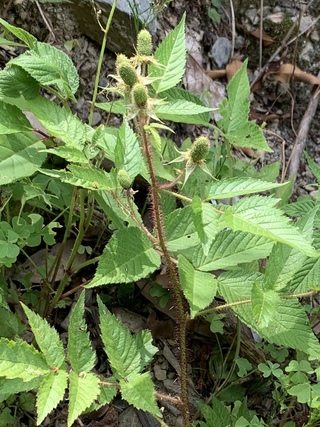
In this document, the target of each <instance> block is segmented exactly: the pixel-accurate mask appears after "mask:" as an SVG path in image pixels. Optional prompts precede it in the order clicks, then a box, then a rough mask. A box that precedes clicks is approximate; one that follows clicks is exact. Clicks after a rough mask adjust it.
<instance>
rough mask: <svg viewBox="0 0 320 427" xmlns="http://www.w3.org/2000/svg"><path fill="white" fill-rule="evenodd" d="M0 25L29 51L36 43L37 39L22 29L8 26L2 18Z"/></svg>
mask: <svg viewBox="0 0 320 427" xmlns="http://www.w3.org/2000/svg"><path fill="white" fill-rule="evenodd" d="M0 24H2V25H3V26H4V27H5V28H6V29H7V30H8V31H10V32H11V33H12V34H14V35H15V36H16V37H18V39H20V40H22V41H23V42H25V43H26V44H27V45H28V46H29V48H30V49H32V48H33V47H34V46H35V44H36V43H37V39H36V38H35V37H34V36H32V35H31V34H30V33H28V32H27V31H25V30H23V29H22V28H18V27H15V26H14V25H11V24H9V23H8V22H7V21H5V20H4V19H2V18H0Z"/></svg>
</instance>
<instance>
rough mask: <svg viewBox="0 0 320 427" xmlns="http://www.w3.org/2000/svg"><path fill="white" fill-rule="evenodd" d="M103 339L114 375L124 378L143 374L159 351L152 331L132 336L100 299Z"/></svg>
mask: <svg viewBox="0 0 320 427" xmlns="http://www.w3.org/2000/svg"><path fill="white" fill-rule="evenodd" d="M98 305H99V313H100V328H101V339H102V342H103V344H104V347H105V352H106V353H107V355H108V359H109V362H110V365H111V368H112V370H113V372H114V374H117V375H118V376H120V377H122V378H124V377H127V376H129V375H133V374H137V373H139V372H141V371H142V370H143V369H144V367H145V366H146V365H147V364H148V363H150V361H151V359H152V356H153V355H154V354H155V353H156V352H157V351H158V349H157V348H156V347H154V346H153V345H152V336H151V333H150V331H142V332H139V333H136V334H135V335H131V333H130V331H129V330H128V329H127V328H126V327H124V326H123V324H122V323H121V322H120V321H119V320H118V319H117V318H116V317H115V316H114V315H112V314H111V313H110V312H109V310H107V308H106V307H105V306H104V304H103V303H102V302H101V300H100V298H98Z"/></svg>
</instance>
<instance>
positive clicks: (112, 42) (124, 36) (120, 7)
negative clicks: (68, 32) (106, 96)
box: [70, 0, 155, 55]
mask: <svg viewBox="0 0 320 427" xmlns="http://www.w3.org/2000/svg"><path fill="white" fill-rule="evenodd" d="M112 4H113V0H96V1H95V6H96V9H97V10H98V11H101V13H100V16H99V20H100V22H101V24H102V26H103V27H105V25H106V22H107V18H108V16H109V13H110V10H111V7H112ZM135 4H136V6H137V8H138V15H139V20H140V22H142V23H143V22H144V21H148V20H150V16H152V15H153V12H152V1H151V0H138V1H137V0H136V1H135ZM70 7H71V9H72V11H73V14H74V17H75V18H76V20H77V22H78V24H79V28H80V30H81V32H82V33H83V34H85V35H86V36H88V37H90V38H91V39H92V40H94V41H96V42H98V43H99V44H101V42H102V39H103V31H102V30H101V28H100V26H99V24H98V22H97V19H96V16H95V13H94V10H93V8H92V2H91V1H90V0H79V1H76V2H73V3H71V4H70ZM149 30H150V31H151V32H155V24H154V23H153V26H152V28H149ZM135 44H136V29H135V19H134V14H133V13H132V11H131V9H130V3H129V2H128V1H127V0H118V2H117V8H116V11H115V13H114V16H113V20H112V23H111V27H110V30H109V33H108V39H107V48H108V49H109V50H111V51H112V52H115V53H125V54H127V55H132V54H133V53H134V46H135Z"/></svg>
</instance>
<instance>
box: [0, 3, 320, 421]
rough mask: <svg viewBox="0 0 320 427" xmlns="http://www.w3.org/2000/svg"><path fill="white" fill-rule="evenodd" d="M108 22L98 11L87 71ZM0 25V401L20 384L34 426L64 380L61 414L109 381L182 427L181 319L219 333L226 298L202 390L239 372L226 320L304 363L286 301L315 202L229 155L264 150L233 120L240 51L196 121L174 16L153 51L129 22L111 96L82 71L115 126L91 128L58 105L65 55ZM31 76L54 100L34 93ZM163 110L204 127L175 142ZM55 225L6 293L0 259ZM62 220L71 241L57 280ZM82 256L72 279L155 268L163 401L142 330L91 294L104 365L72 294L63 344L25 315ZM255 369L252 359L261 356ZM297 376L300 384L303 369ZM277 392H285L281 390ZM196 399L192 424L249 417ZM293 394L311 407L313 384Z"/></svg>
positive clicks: (300, 275)
mask: <svg viewBox="0 0 320 427" xmlns="http://www.w3.org/2000/svg"><path fill="white" fill-rule="evenodd" d="M113 10H114V9H113ZM111 19H112V14H111V15H110V17H109V21H108V23H107V27H106V30H105V35H104V41H103V45H102V54H101V56H100V61H99V70H100V69H101V63H102V60H103V53H104V47H105V42H106V38H107V30H108V28H109V27H110V22H111ZM0 22H1V24H2V25H3V27H4V28H5V30H6V31H7V32H8V33H11V34H13V35H15V36H16V37H17V38H19V39H20V41H21V42H20V45H21V44H22V45H23V46H24V47H25V48H26V49H27V50H26V52H25V53H22V54H21V55H20V56H18V57H16V58H14V59H12V60H11V61H10V62H9V63H8V64H7V66H6V68H5V69H4V70H2V71H1V72H0V98H1V99H0V109H1V115H0V124H1V126H0V130H1V154H0V156H1V157H0V166H1V174H0V183H1V185H2V186H3V190H2V194H1V197H2V200H3V207H2V209H1V214H2V216H3V218H2V221H1V222H0V239H1V240H0V244H1V248H2V250H1V252H0V262H1V264H2V280H1V284H2V287H1V289H2V291H1V296H2V303H1V304H2V306H1V309H2V310H1V316H2V318H3V324H4V325H6V329H5V330H4V331H3V332H2V335H3V337H2V338H1V339H0V352H1V355H2V356H1V359H0V383H1V385H2V387H0V397H1V399H2V400H5V399H8V398H9V397H10V396H12V395H14V394H17V393H19V392H26V391H30V390H36V392H37V401H36V405H37V411H38V417H37V424H38V425H39V424H41V423H42V421H43V419H44V418H45V417H46V416H47V414H48V413H50V411H51V410H52V409H54V408H56V407H57V405H58V403H59V401H60V400H61V399H63V398H64V395H65V390H66V389H67V388H68V399H69V413H68V425H69V426H71V425H72V424H73V423H74V421H75V420H76V419H77V417H78V416H79V415H80V414H82V413H83V412H90V411H92V410H94V409H97V408H99V407H101V406H103V405H106V404H108V403H110V402H111V401H112V399H113V398H114V396H115V395H116V394H117V393H118V392H120V393H121V395H122V398H123V399H125V400H127V401H128V402H129V403H130V404H132V405H134V406H135V407H136V408H139V409H143V410H145V411H147V412H149V413H151V414H152V415H154V416H155V417H156V418H157V419H158V420H159V422H160V423H161V425H166V424H165V422H164V421H163V414H162V412H161V411H160V409H159V407H158V405H157V403H156V398H158V397H161V399H168V400H170V401H171V402H173V403H175V404H176V405H177V406H178V407H179V408H180V410H181V414H182V419H183V426H184V427H189V426H191V424H192V417H193V416H194V414H195V412H196V408H194V407H191V406H190V403H189V398H188V375H187V362H188V360H187V347H188V328H189V325H190V323H191V322H192V320H193V319H195V318H197V317H202V318H204V319H206V320H207V321H208V322H210V324H211V328H212V330H215V331H219V332H220V333H223V323H222V320H221V314H220V312H222V311H225V310H227V309H228V310H231V311H232V312H233V313H234V314H235V315H236V316H237V317H238V319H239V320H238V327H237V336H236V347H235V356H234V360H233V364H232V367H231V368H230V372H229V373H228V374H227V376H226V377H225V381H224V382H223V383H222V385H221V387H219V388H217V395H219V393H221V391H222V389H223V387H224V385H225V384H228V382H229V381H231V380H232V378H233V374H234V372H245V373H246V372H247V371H249V370H250V369H251V368H250V367H248V366H247V365H245V364H244V363H243V361H242V362H241V360H240V347H241V322H240V320H241V321H242V322H244V323H245V324H246V325H248V326H249V327H250V328H252V329H253V330H255V331H257V332H258V333H259V335H260V337H262V338H263V339H265V340H266V341H267V342H269V343H273V344H277V345H279V346H283V347H289V348H292V349H295V350H297V351H298V352H300V353H301V352H302V353H303V355H304V358H305V359H307V358H310V359H312V360H315V362H314V366H313V368H312V369H317V368H316V364H317V360H318V357H319V343H318V339H317V338H316V336H315V335H314V333H313V330H312V328H311V325H310V322H309V318H308V316H307V314H306V312H305V308H304V306H303V305H302V303H301V302H300V301H303V300H302V299H303V298H312V297H313V296H314V295H315V294H316V293H317V292H318V289H319V288H318V286H319V285H318V276H317V275H316V274H313V273H312V272H313V271H315V270H316V269H317V268H319V255H320V252H319V232H318V226H319V214H318V206H319V200H318V199H317V200H313V199H310V200H308V201H303V202H299V201H298V202H296V203H295V204H286V200H284V199H281V198H280V197H279V195H281V194H284V193H285V192H284V191H283V189H284V188H285V185H286V184H278V183H276V182H273V181H275V179H276V177H277V175H278V172H279V165H278V164H274V165H271V166H268V167H265V168H262V169H261V171H260V172H257V171H256V170H255V169H254V167H253V166H252V165H249V164H247V163H246V164H245V162H243V161H237V160H235V159H234V158H233V157H232V155H231V149H232V146H233V145H237V146H242V147H251V148H253V149H259V150H265V151H271V149H270V148H269V146H268V144H267V143H266V141H265V138H264V136H263V133H262V131H261V129H260V128H259V127H258V126H257V125H256V124H255V123H254V122H251V121H249V120H248V114H249V107H250V105H249V96H248V95H249V83H248V79H247V73H246V63H245V64H244V65H243V67H242V68H241V69H240V70H239V71H238V73H237V74H236V75H235V76H234V78H233V80H232V81H231V82H230V84H229V85H228V88H227V92H228V96H227V97H226V98H225V99H224V100H223V102H222V103H221V105H220V107H219V114H220V120H218V122H217V123H216V124H215V125H212V123H211V122H210V112H211V111H212V108H209V107H206V106H205V105H203V103H202V102H201V101H200V100H199V99H198V98H197V97H196V96H195V95H193V94H192V93H190V92H188V91H186V90H184V89H183V88H181V87H177V85H178V84H179V83H180V80H181V78H182V76H183V73H184V70H185V63H186V45H185V17H183V18H182V20H181V22H180V23H179V25H178V26H177V27H176V28H175V29H174V30H173V31H172V32H171V33H170V34H169V35H168V36H167V37H166V39H165V40H164V41H163V42H162V43H161V44H160V45H159V47H158V48H157V50H156V51H155V52H154V53H153V46H152V40H151V35H150V34H149V32H148V31H147V30H142V31H141V32H140V33H139V34H138V39H137V45H136V53H135V55H133V56H132V57H131V58H128V57H126V56H125V55H123V54H120V55H118V57H117V62H116V73H115V75H114V76H113V77H114V79H115V81H116V85H115V87H114V88H113V89H112V90H113V92H115V93H116V94H117V95H119V99H117V100H114V101H112V102H106V103H96V94H97V87H98V83H97V82H98V81H99V75H98V77H97V79H96V87H95V94H94V96H93V103H92V104H93V106H94V107H98V108H102V109H104V110H106V111H109V112H114V113H117V114H121V115H122V116H123V122H122V125H121V126H120V127H119V128H114V127H111V126H103V125H101V126H99V127H98V128H96V129H94V128H92V126H91V120H89V124H84V123H82V122H81V120H80V119H79V118H78V117H77V116H76V115H74V114H72V112H71V110H70V106H69V102H74V101H75V100H76V98H75V94H76V92H77V89H78V81H79V80H78V75H77V72H76V70H75V67H74V66H73V64H72V62H71V61H70V59H69V58H68V57H67V56H66V55H65V54H64V53H62V52H61V51H59V50H57V49H55V48H54V47H52V46H49V45H47V44H45V43H40V42H38V41H37V40H36V39H35V38H34V37H33V36H32V35H30V34H29V33H27V32H26V31H24V30H22V29H19V28H16V27H13V26H12V25H10V24H8V23H7V22H6V21H4V20H0ZM3 42H4V43H5V42H6V43H9V44H12V43H14V42H13V41H12V40H7V41H6V40H4V41H3ZM98 74H99V73H98ZM40 88H42V89H44V90H45V92H46V93H47V94H50V95H51V96H54V97H55V100H56V101H57V102H54V101H52V100H50V99H48V97H47V96H42V95H39V89H40ZM109 90H111V88H109ZM24 111H29V112H31V113H32V114H33V115H34V116H35V117H36V118H37V120H38V121H39V122H40V123H41V125H42V126H43V128H44V129H45V131H43V130H39V129H35V127H34V126H32V125H31V124H30V122H29V121H28V119H27V118H26V116H25V115H24ZM92 111H93V110H91V113H90V117H91V115H92ZM164 120H165V121H166V122H165V123H169V122H178V123H194V124H197V125H201V126H203V127H206V128H207V132H206V133H207V136H205V135H203V136H199V137H198V138H195V139H194V141H190V140H189V139H188V140H186V141H183V142H182V144H181V146H180V147H177V146H176V144H175V143H174V142H173V141H172V140H171V139H170V138H169V136H170V135H171V133H172V131H173V130H172V127H171V126H170V125H169V124H165V123H164ZM208 130H209V131H208ZM34 131H37V135H35V134H34ZM39 135H40V137H39ZM52 159H54V161H52ZM57 159H62V161H63V162H64V163H63V165H64V168H62V169H59V168H58V166H57ZM103 159H107V160H109V162H111V164H112V167H111V169H109V170H107V171H106V170H104V169H103V168H102V167H101V163H102V160H103ZM308 162H309V165H310V167H311V169H312V171H313V172H314V174H315V176H316V178H317V181H318V182H319V181H320V172H319V167H317V166H316V165H315V164H314V162H313V161H312V159H310V158H308ZM139 176H140V177H142V178H143V179H144V180H145V182H147V187H148V196H147V199H146V202H147V203H148V206H149V211H150V212H151V217H152V226H147V225H146V223H145V222H144V219H143V217H142V215H141V210H140V209H139V206H138V204H137V203H136V191H135V190H134V183H135V180H137V177H139ZM266 192H268V195H266ZM56 196H58V198H57V199H56V198H55V197H56ZM18 198H19V199H20V200H21V206H20V209H19V211H18V212H15V210H14V208H13V206H14V203H12V201H14V202H15V201H16V200H17V199H18ZM95 209H99V211H100V212H101V213H103V214H104V215H105V217H106V218H107V223H108V224H109V231H110V234H111V237H110V238H109V240H108V242H107V244H106V246H105V248H104V250H103V253H102V254H101V255H100V256H99V257H98V258H92V259H89V260H87V261H84V262H82V263H80V264H78V265H74V263H75V259H76V254H77V253H78V251H79V249H81V248H82V249H83V246H82V245H83V239H84V236H85V234H86V232H87V230H88V227H89V226H90V224H91V221H92V218H93V213H94V210H95ZM53 212H58V213H57V214H56V215H55V216H54V215H52V214H53ZM45 213H46V215H45ZM49 214H50V215H49ZM50 217H51V220H49V221H48V222H47V223H45V218H46V219H47V218H50ZM290 217H294V218H295V219H296V221H295V222H294V221H292V220H291V219H290ZM62 219H63V220H62ZM58 227H60V228H61V229H62V230H61V231H63V232H62V233H61V234H62V237H61V239H60V243H61V246H60V249H59V250H58V253H57V255H56V256H55V257H54V259H53V262H52V263H51V264H49V263H48V262H47V264H46V266H45V269H44V271H40V269H39V273H41V275H42V284H41V288H40V290H39V293H38V295H37V298H36V301H34V300H31V299H28V298H27V296H28V295H30V292H28V287H30V281H29V282H28V280H27V278H26V277H24V278H23V279H21V283H22V285H23V286H25V291H23V290H22V291H21V292H20V294H19V293H18V292H14V291H13V289H12V288H11V287H10V286H9V285H8V283H7V281H6V276H5V267H6V268H10V267H11V266H12V265H13V264H15V263H16V261H17V259H18V256H19V254H20V253H21V254H24V255H25V256H26V257H28V258H29V259H30V260H31V262H32V258H31V257H30V256H29V254H28V249H27V248H28V247H36V246H39V245H40V244H42V243H43V244H44V246H45V251H48V247H50V246H52V245H53V244H54V243H55V241H56V240H57V235H56V232H55V228H58ZM73 230H76V233H75V235H76V236H75V240H74V243H73V246H72V251H71V253H70V256H69V258H68V261H67V262H66V265H65V266H64V273H63V275H62V277H61V278H59V280H57V275H58V271H59V265H60V264H61V259H62V255H63V253H64V250H65V248H66V245H67V241H68V240H69V236H70V234H71V233H72V231H73ZM261 260H264V263H261V262H260V261H261ZM97 261H98V262H99V263H98V267H97V269H96V272H95V274H94V277H93V279H92V280H91V281H89V283H87V284H86V285H85V286H84V287H86V288H97V287H100V288H101V287H102V288H103V289H108V286H109V285H110V284H116V285H119V284H121V283H133V282H136V281H138V280H139V279H142V278H146V277H149V276H150V275H152V274H153V273H154V272H156V271H158V270H162V271H163V273H165V274H166V275H167V280H168V282H167V288H168V290H169V292H170V294H171V296H172V298H171V302H170V304H172V305H173V310H174V317H175V321H176V341H177V343H178V348H179V360H180V368H179V381H180V396H179V397H178V398H173V397H170V396H165V395H163V394H161V395H160V394H159V393H158V392H156V391H155V386H154V384H153V382H152V379H151V375H150V372H149V371H148V370H146V367H147V366H148V365H149V363H150V362H151V360H152V357H153V355H154V354H155V353H156V352H157V347H155V345H154V344H153V343H152V337H151V333H150V332H149V331H147V330H144V331H141V332H139V333H136V334H134V335H132V334H131V333H130V332H129V330H128V329H126V328H125V327H124V326H123V325H122V323H121V322H120V321H119V320H118V319H117V318H116V317H115V316H114V315H112V314H111V313H110V311H109V310H108V309H107V308H106V306H105V305H104V304H103V302H102V300H101V299H100V298H99V297H98V306H99V313H100V330H101V338H102V342H103V345H104V351H105V353H106V355H107V357H108V361H109V364H110V367H111V371H112V374H110V376H109V377H105V376H103V375H98V374H96V372H95V371H93V368H94V366H95V364H96V354H95V351H94V350H93V349H92V348H91V343H90V339H89V334H88V332H87V326H86V323H85V320H84V300H85V299H84V292H82V293H81V295H80V297H79V299H78V301H77V303H76V305H75V307H74V308H73V309H72V312H71V318H70V324H69V329H68V347H67V354H66V353H65V349H64V347H63V344H62V341H61V340H60V338H59V335H58V333H57V332H56V330H55V329H54V328H52V327H50V326H49V324H48V322H47V320H45V319H43V318H42V317H41V316H43V317H46V318H47V319H48V318H49V316H50V315H51V314H52V313H53V311H54V310H56V309H57V307H59V306H61V305H62V304H63V301H64V300H66V296H67V295H71V293H72V292H74V290H70V289H69V286H70V284H71V280H72V278H73V276H74V274H75V273H76V272H77V271H79V270H80V269H82V268H84V267H87V266H89V265H93V264H94V263H96V262H97ZM33 264H35V263H34V262H33ZM81 287H82V286H81ZM68 289H69V290H68ZM216 296H219V299H217V300H215V297H216ZM9 297H10V298H11V300H13V301H14V303H15V304H20V302H19V300H21V304H22V306H23V309H24V312H25V314H26V316H27V318H28V322H29V324H30V327H31V330H32V332H33V334H34V338H35V341H36V343H37V348H36V347H35V346H34V345H32V344H28V343H27V342H25V341H23V340H22V339H21V338H19V337H18V335H19V334H20V333H21V332H22V331H23V329H24V328H23V325H22V324H21V321H20V319H19V317H18V316H17V315H16V314H14V313H13V312H12V311H11V310H10V308H9V305H8V304H7V302H6V301H7V299H10V298H9ZM219 301H220V302H219ZM221 301H223V303H221ZM24 303H28V305H29V306H31V307H32V309H30V308H28V307H27V305H26V304H24ZM35 311H37V312H38V313H39V314H40V315H41V316H40V315H39V314H36V313H35ZM266 366H267V365H266ZM267 367H268V366H267ZM269 367H270V365H269ZM259 369H260V370H261V372H264V373H265V372H266V367H265V366H262V365H261V366H260V368H259ZM270 369H271V367H270ZM290 369H291V368H290ZM310 369H311V368H310ZM287 371H288V369H287ZM275 372H276V373H277V374H278V372H277V371H276V370H273V371H272V373H273V375H276V376H277V374H275ZM314 372H317V371H312V372H311V371H310V372H309V370H307V373H308V374H314ZM239 376H241V374H240V375H239ZM277 378H279V377H278V376H277ZM290 378H291V377H290ZM294 378H296V377H294ZM299 378H303V380H304V383H305V382H306V381H307V382H308V383H309V377H307V376H306V375H304V376H303V377H299ZM291 380H292V378H291ZM292 381H293V380H292ZM281 387H282V385H281ZM279 388H280V386H279ZM285 389H286V390H287V391H288V393H290V394H291V393H292V394H294V391H293V390H292V388H291V389H290V388H288V386H286V388H285ZM311 392H312V393H317V389H316V388H314V387H313V388H312V390H311ZM295 395H296V396H298V394H295ZM298 398H299V397H298ZM211 401H212V405H213V406H212V407H211V406H209V405H204V404H202V405H200V409H201V413H202V415H203V417H204V418H205V420H206V424H204V423H203V422H202V421H198V424H200V425H214V426H215V427H216V426H217V414H220V415H221V414H222V415H221V423H220V425H221V426H222V427H224V426H226V425H236V426H240V425H265V423H264V421H262V420H259V419H258V417H257V416H256V415H255V414H253V413H252V412H250V411H249V410H248V409H247V407H246V404H245V403H243V405H240V406H239V405H235V406H234V408H233V409H232V411H231V409H228V408H227V407H225V406H224V404H223V403H222V401H219V400H218V399H217V398H216V397H214V396H213V397H212V399H211ZM279 401H280V400H279ZM308 402H312V405H311V403H310V407H312V408H315V410H318V406H317V404H315V402H317V396H316V395H314V396H313V397H312V399H311V400H308ZM269 425H271V424H269Z"/></svg>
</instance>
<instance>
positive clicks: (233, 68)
mask: <svg viewBox="0 0 320 427" xmlns="http://www.w3.org/2000/svg"><path fill="white" fill-rule="evenodd" d="M242 65H243V62H242V61H239V60H238V59H234V60H232V61H231V62H230V64H227V66H226V73H227V79H228V82H230V80H231V79H232V77H233V76H234V75H235V74H236V72H237V71H238V70H240V68H241V67H242Z"/></svg>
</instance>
